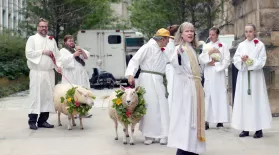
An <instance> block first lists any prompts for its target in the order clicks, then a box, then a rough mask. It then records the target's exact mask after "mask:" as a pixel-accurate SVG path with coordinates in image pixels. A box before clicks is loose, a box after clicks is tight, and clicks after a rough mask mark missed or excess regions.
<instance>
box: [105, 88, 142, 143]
mask: <svg viewBox="0 0 279 155" xmlns="http://www.w3.org/2000/svg"><path fill="white" fill-rule="evenodd" d="M120 89H121V90H122V91H124V94H123V95H122V98H121V99H122V104H123V105H124V107H126V108H127V111H128V112H130V114H131V115H132V114H133V112H134V109H135V108H136V106H137V105H138V95H137V91H138V90H139V87H137V88H124V87H122V86H120ZM115 98H116V92H113V93H112V94H111V96H110V98H109V105H108V113H109V116H110V118H111V119H112V120H113V122H114V125H115V126H114V127H115V134H116V137H115V140H118V132H117V128H118V122H120V124H122V126H123V133H124V136H123V144H127V137H129V134H128V125H127V124H125V123H123V122H122V121H121V120H120V117H119V115H118V114H117V112H116V109H115V108H113V102H112V100H113V99H115ZM141 118H142V117H140V118H137V119H135V118H131V137H130V145H134V131H135V126H136V124H137V123H138V122H139V121H140V120H141Z"/></svg>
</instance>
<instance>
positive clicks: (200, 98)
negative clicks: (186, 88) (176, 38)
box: [183, 45, 205, 142]
mask: <svg viewBox="0 0 279 155" xmlns="http://www.w3.org/2000/svg"><path fill="white" fill-rule="evenodd" d="M183 48H184V49H186V50H185V52H186V54H187V56H188V59H189V61H190V65H191V70H192V74H193V76H194V81H195V87H196V94H197V121H198V123H197V129H198V140H199V141H201V142H205V120H204V119H205V118H204V117H205V114H204V113H205V112H204V111H205V110H204V106H205V102H204V91H203V87H202V84H201V79H199V78H197V77H201V73H200V67H199V64H198V62H197V58H196V57H195V55H194V54H193V52H192V51H191V49H190V48H189V47H188V45H183Z"/></svg>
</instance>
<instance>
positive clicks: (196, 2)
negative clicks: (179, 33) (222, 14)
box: [129, 0, 225, 38]
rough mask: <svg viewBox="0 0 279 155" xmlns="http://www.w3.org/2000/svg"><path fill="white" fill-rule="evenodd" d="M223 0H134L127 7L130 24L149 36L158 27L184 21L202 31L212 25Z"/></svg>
mask: <svg viewBox="0 0 279 155" xmlns="http://www.w3.org/2000/svg"><path fill="white" fill-rule="evenodd" d="M223 1H225V0H221V3H220V4H217V3H218V2H216V1H213V0H135V1H133V2H132V5H131V7H130V8H129V9H130V11H131V16H130V20H131V23H132V26H134V27H135V28H137V29H138V30H139V31H141V32H142V33H144V34H145V35H147V36H148V37H149V38H150V37H152V36H153V35H154V33H155V32H156V31H157V30H158V29H159V28H166V27H167V26H169V25H173V24H178V25H179V24H181V23H183V22H185V21H188V22H191V23H193V25H194V26H195V28H196V29H198V30H200V31H203V30H205V29H209V28H211V27H212V22H213V20H214V19H215V17H216V14H217V13H218V11H219V10H220V9H219V8H220V6H221V4H223ZM214 6H215V7H214Z"/></svg>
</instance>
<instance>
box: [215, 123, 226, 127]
mask: <svg viewBox="0 0 279 155" xmlns="http://www.w3.org/2000/svg"><path fill="white" fill-rule="evenodd" d="M216 127H217V128H223V127H224V126H223V123H218V124H217V125H216Z"/></svg>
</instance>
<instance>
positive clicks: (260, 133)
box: [254, 130, 263, 138]
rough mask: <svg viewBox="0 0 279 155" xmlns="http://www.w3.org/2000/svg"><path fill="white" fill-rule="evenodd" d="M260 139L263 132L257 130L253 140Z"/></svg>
mask: <svg viewBox="0 0 279 155" xmlns="http://www.w3.org/2000/svg"><path fill="white" fill-rule="evenodd" d="M262 137H263V131H262V130H258V131H256V133H255V134H254V138H262Z"/></svg>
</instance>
